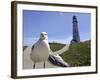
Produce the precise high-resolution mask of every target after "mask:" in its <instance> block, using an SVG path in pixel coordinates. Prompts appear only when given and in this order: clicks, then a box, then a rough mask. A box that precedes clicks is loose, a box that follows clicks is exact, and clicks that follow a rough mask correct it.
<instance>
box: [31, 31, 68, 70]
mask: <svg viewBox="0 0 100 80" xmlns="http://www.w3.org/2000/svg"><path fill="white" fill-rule="evenodd" d="M68 48H69V46H68V45H67V46H65V47H64V48H62V49H60V50H58V51H56V52H52V50H51V49H50V46H49V43H48V36H47V33H46V32H41V34H40V38H39V40H38V41H37V42H36V43H35V44H34V45H33V46H32V49H31V54H30V57H31V60H32V61H33V62H34V64H33V68H34V69H35V67H36V63H38V62H43V67H44V68H45V62H46V61H48V62H49V63H51V64H52V65H56V66H60V67H68V66H69V64H68V63H66V62H65V61H64V60H63V59H62V58H61V57H60V56H59V54H61V53H63V52H65V51H67V50H68Z"/></svg>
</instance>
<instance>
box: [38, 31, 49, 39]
mask: <svg viewBox="0 0 100 80" xmlns="http://www.w3.org/2000/svg"><path fill="white" fill-rule="evenodd" d="M40 39H42V40H45V39H48V35H47V33H46V32H41V34H40Z"/></svg>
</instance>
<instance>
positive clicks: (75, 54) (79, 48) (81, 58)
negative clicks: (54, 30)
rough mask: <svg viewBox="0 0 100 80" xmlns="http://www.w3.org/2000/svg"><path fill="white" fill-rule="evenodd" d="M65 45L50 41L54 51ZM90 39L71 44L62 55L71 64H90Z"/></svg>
mask: <svg viewBox="0 0 100 80" xmlns="http://www.w3.org/2000/svg"><path fill="white" fill-rule="evenodd" d="M63 46H65V45H64V44H59V43H50V47H51V50H52V51H57V50H59V49H61V48H63ZM90 51H91V50H90V41H86V42H81V43H78V44H73V45H70V47H69V50H68V51H66V52H64V53H62V54H61V55H60V56H61V57H62V58H63V59H64V60H65V61H66V62H68V63H69V64H70V65H71V66H90V64H91V54H90Z"/></svg>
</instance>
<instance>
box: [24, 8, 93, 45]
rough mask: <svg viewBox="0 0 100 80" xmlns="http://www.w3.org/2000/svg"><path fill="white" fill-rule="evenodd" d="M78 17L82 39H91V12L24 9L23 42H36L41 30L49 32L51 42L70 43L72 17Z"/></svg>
mask: <svg viewBox="0 0 100 80" xmlns="http://www.w3.org/2000/svg"><path fill="white" fill-rule="evenodd" d="M74 15H75V16H76V17H77V20H78V28H79V33H80V39H81V41H85V40H89V39H90V32H91V29H90V27H91V22H90V21H91V14H89V13H73V12H52V11H48V12H47V11H33V10H23V42H24V45H30V44H34V43H35V42H36V41H37V40H38V39H39V36H40V33H41V32H47V34H48V37H49V38H48V40H49V42H60V43H65V44H66V43H70V41H71V40H72V17H73V16H74Z"/></svg>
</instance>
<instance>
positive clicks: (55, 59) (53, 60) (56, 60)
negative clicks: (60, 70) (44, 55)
mask: <svg viewBox="0 0 100 80" xmlns="http://www.w3.org/2000/svg"><path fill="white" fill-rule="evenodd" d="M48 61H49V62H50V63H51V64H53V65H56V66H60V67H68V66H69V64H68V63H66V62H65V61H64V60H63V59H62V58H61V57H60V56H59V57H56V56H55V55H52V54H50V55H49V58H48Z"/></svg>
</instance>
